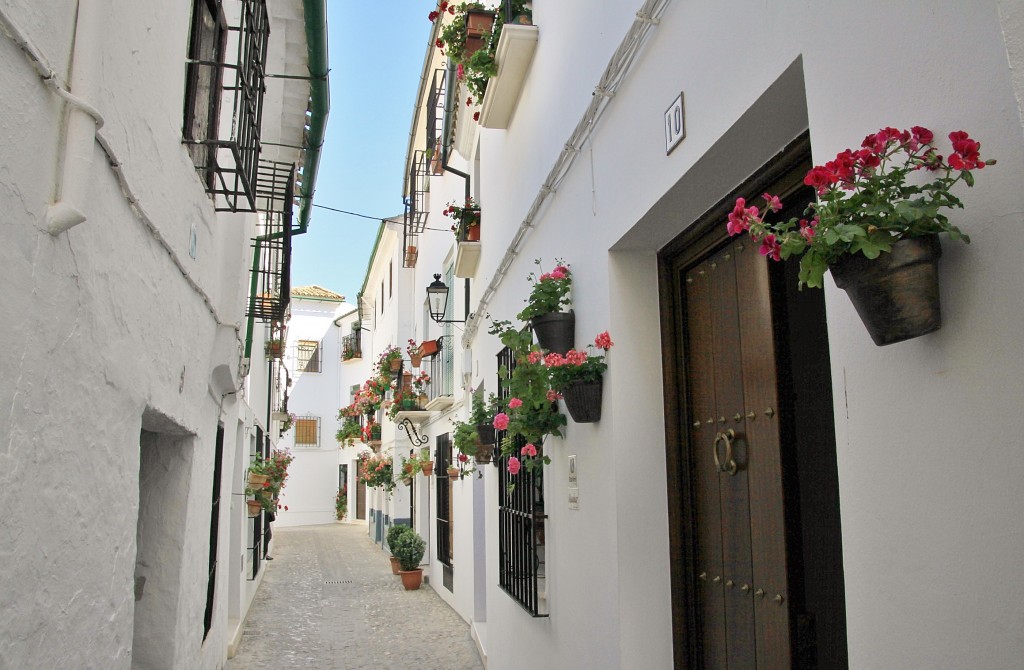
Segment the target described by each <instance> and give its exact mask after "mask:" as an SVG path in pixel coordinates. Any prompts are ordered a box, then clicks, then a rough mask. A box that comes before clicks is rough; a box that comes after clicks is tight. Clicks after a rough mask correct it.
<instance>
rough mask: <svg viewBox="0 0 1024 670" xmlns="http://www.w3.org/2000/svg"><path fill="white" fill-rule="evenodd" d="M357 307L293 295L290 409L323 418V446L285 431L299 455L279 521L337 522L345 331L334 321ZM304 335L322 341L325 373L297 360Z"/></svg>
mask: <svg viewBox="0 0 1024 670" xmlns="http://www.w3.org/2000/svg"><path fill="white" fill-rule="evenodd" d="M353 310H355V306H354V305H353V304H350V303H348V302H335V301H328V300H313V299H309V298H302V297H299V296H296V295H293V297H292V307H291V313H292V316H291V320H290V321H289V323H288V341H287V345H286V356H285V361H284V364H285V366H286V367H287V368H288V370H289V374H290V376H291V379H292V387H291V389H290V395H289V400H288V411H289V412H291V413H293V414H295V415H296V416H297V417H300V418H301V417H318V418H319V419H320V435H319V438H320V443H319V448H309V447H299V446H296V444H295V428H292V429H290V430H288V431H287V432H285V433H284V434H283V435H282V436H281V439H280V440H279V444H280V445H281V446H282V448H286V449H290V450H291V452H292V454H293V455H294V456H295V460H294V461H293V462H292V464H291V466H290V467H289V468H288V481H287V482H286V483H285V487H284V490H283V492H282V495H281V500H280V504H281V505H282V506H284V507H286V508H287V509H283V510H282V511H281V512H280V514H279V515H278V517H277V525H278V526H281V527H284V526H305V525H314V524H325V523H334V520H335V509H334V498H335V496H336V495H337V493H338V453H337V452H338V443H337V441H336V440H335V437H334V436H335V433H336V432H337V430H338V419H337V417H338V409H339V408H340V407H341V405H342V395H341V394H342V388H343V387H342V379H341V377H342V374H341V365H342V364H341V336H342V334H348V331H345V332H344V333H343V332H342V328H341V327H339V326H337V325H335V323H334V322H335V320H336V319H340V317H342V316H343V315H346V314H348V313H350V312H352V311H353ZM299 340H310V341H319V342H320V343H321V345H320V372H304V371H302V370H300V369H299V365H298V363H297V353H298V342H299Z"/></svg>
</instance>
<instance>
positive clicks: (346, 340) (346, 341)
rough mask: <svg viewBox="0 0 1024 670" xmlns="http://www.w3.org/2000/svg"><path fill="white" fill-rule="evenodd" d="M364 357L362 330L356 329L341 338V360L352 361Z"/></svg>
mask: <svg viewBox="0 0 1024 670" xmlns="http://www.w3.org/2000/svg"><path fill="white" fill-rule="evenodd" d="M362 357H363V346H362V338H361V337H360V331H358V330H354V331H352V333H351V334H349V335H345V336H344V337H342V338H341V360H343V361H351V360H353V359H357V358H362Z"/></svg>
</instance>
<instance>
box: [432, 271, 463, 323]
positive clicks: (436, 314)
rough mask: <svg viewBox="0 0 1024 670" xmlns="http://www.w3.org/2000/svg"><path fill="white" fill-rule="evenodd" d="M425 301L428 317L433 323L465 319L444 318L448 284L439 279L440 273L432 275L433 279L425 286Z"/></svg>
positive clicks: (446, 310) (455, 321) (446, 307)
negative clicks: (428, 312) (428, 311)
mask: <svg viewBox="0 0 1024 670" xmlns="http://www.w3.org/2000/svg"><path fill="white" fill-rule="evenodd" d="M467 295H468V293H467ZM427 303H428V309H429V310H430V318H431V319H433V320H434V322H435V323H465V322H466V321H465V319H463V320H462V321H458V320H453V319H445V318H444V317H445V314H447V313H448V285H447V284H445V283H444V282H443V281H441V275H439V274H435V275H434V281H433V282H432V283H431V284H430V286H428V287H427ZM467 307H468V305H467Z"/></svg>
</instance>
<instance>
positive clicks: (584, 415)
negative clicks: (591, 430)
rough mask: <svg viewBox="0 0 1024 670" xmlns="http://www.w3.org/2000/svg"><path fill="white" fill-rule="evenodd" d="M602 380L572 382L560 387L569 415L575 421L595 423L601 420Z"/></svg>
mask: <svg viewBox="0 0 1024 670" xmlns="http://www.w3.org/2000/svg"><path fill="white" fill-rule="evenodd" d="M603 391H604V380H603V379H598V380H597V381H596V382H574V383H572V384H570V385H569V386H567V387H565V388H564V389H562V398H563V399H564V400H565V407H566V409H568V410H569V416H571V417H572V420H573V421H575V422H576V423H596V422H598V421H600V420H601V394H602V392H603Z"/></svg>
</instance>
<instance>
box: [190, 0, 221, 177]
mask: <svg viewBox="0 0 1024 670" xmlns="http://www.w3.org/2000/svg"><path fill="white" fill-rule="evenodd" d="M226 36H227V22H226V21H225V20H224V11H223V9H222V8H221V6H220V0H194V1H193V3H192V34H191V37H190V39H189V45H188V60H189V63H188V71H187V73H186V84H185V86H186V88H185V127H184V133H183V134H184V137H185V140H186V142H187V144H186V147H187V149H188V153H189V155H190V156H191V157H192V162H193V163H195V166H196V170H197V171H198V172H199V177H200V179H202V180H203V183H204V184H205V185H206V188H207V190H211V189H213V187H214V174H215V172H214V170H213V169H212V166H213V162H214V160H215V153H214V152H215V151H216V150H215V149H214V147H213V145H212V143H210V140H216V139H217V121H218V117H219V115H220V98H221V93H220V91H221V80H222V78H223V76H224V69H223V67H222V63H223V61H224V47H225V41H226Z"/></svg>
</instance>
